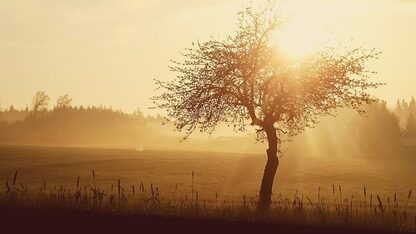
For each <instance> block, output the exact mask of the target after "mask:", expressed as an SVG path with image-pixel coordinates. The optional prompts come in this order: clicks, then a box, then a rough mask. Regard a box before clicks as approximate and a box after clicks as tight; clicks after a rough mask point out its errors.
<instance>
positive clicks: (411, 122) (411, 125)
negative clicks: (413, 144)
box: [406, 112, 416, 138]
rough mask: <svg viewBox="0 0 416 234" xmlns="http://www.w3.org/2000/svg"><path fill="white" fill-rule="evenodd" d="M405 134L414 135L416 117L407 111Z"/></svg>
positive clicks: (415, 133)
mask: <svg viewBox="0 0 416 234" xmlns="http://www.w3.org/2000/svg"><path fill="white" fill-rule="evenodd" d="M406 136H407V137H410V138H413V137H416V118H415V115H414V114H413V113H412V112H409V114H408V115H407V119H406Z"/></svg>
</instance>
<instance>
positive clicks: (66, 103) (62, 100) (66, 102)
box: [56, 94, 72, 109]
mask: <svg viewBox="0 0 416 234" xmlns="http://www.w3.org/2000/svg"><path fill="white" fill-rule="evenodd" d="M71 104H72V98H71V97H70V96H69V95H68V94H65V95H63V96H60V97H59V98H58V100H56V109H66V108H70V107H71Z"/></svg>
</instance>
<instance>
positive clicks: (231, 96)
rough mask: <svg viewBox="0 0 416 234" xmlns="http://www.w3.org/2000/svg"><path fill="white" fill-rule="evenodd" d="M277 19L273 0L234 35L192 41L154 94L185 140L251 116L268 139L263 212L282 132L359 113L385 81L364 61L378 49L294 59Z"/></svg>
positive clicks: (243, 19)
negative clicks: (337, 114) (343, 112)
mask: <svg viewBox="0 0 416 234" xmlns="http://www.w3.org/2000/svg"><path fill="white" fill-rule="evenodd" d="M280 25H281V20H280V18H279V17H278V16H276V15H274V14H273V8H272V7H267V8H265V9H263V10H260V11H256V10H253V9H252V8H247V9H245V10H244V11H242V12H240V13H239V20H238V23H237V29H236V32H235V34H234V35H230V36H229V37H228V38H227V39H224V40H216V39H210V40H208V41H206V42H198V43H194V44H193V46H192V47H191V48H189V49H187V50H186V52H185V53H183V56H184V60H183V61H173V65H172V66H171V67H170V68H171V71H172V72H175V73H176V74H177V76H176V78H175V79H174V80H172V81H168V82H163V81H156V85H157V86H158V87H159V89H161V90H162V92H161V94H160V95H158V96H155V97H153V98H152V99H153V101H154V104H155V107H156V108H160V109H163V110H165V111H166V115H167V116H166V118H167V119H168V120H170V121H173V122H174V125H175V127H176V128H177V129H178V130H179V131H181V130H185V132H186V133H185V136H184V139H187V138H188V137H189V135H190V134H191V133H192V132H194V131H195V130H196V129H199V130H200V131H206V132H208V133H211V132H212V131H213V130H214V129H215V127H216V126H217V125H218V124H220V123H226V124H229V125H232V126H234V130H236V131H244V130H246V127H247V123H251V125H252V126H254V127H255V128H256V130H257V133H258V136H259V138H258V139H260V140H263V139H264V140H266V139H267V142H268V149H267V151H266V152H267V163H266V166H265V169H264V174H263V178H262V181H261V187H260V193H259V201H258V204H257V209H258V211H259V212H260V213H263V214H264V213H266V212H267V211H268V210H269V208H270V203H271V195H272V187H273V181H274V178H275V174H276V171H277V168H278V165H279V159H278V157H277V155H278V152H279V147H280V143H281V139H282V137H283V136H289V137H290V136H294V135H296V134H298V133H301V132H302V131H303V130H304V129H305V128H308V127H312V126H314V124H316V123H317V121H318V117H319V116H325V115H329V114H333V113H334V111H335V109H336V108H342V107H350V108H353V109H354V110H357V111H358V112H360V113H362V112H363V109H362V108H361V107H362V105H364V104H366V103H372V102H375V101H376V99H375V98H373V97H371V96H370V95H369V94H368V93H367V92H366V91H367V90H368V89H370V88H376V87H378V86H379V85H381V84H380V83H373V82H370V81H369V80H368V79H369V78H370V75H371V74H372V72H370V71H368V70H367V68H366V62H367V61H368V60H370V59H373V58H377V55H378V53H377V52H375V51H374V50H365V49H363V48H359V49H349V50H347V51H345V52H343V53H339V52H336V50H335V49H331V48H326V49H323V50H322V51H320V52H319V53H316V54H314V55H311V56H308V57H307V58H305V59H302V60H301V61H292V60H289V59H286V58H285V57H284V56H283V55H282V54H280V53H279V50H278V49H277V48H276V47H275V46H273V44H274V42H275V40H274V38H273V36H274V35H275V32H276V30H278V29H279V26H280Z"/></svg>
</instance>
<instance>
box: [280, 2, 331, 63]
mask: <svg viewBox="0 0 416 234" xmlns="http://www.w3.org/2000/svg"><path fill="white" fill-rule="evenodd" d="M305 5H306V6H305ZM309 5H310V4H308V3H302V4H299V3H292V4H291V5H289V6H288V7H287V8H288V10H286V11H289V15H288V19H287V20H286V21H285V22H284V23H283V25H282V28H281V30H279V31H278V32H277V34H276V40H277V46H278V47H279V49H281V50H282V51H283V52H284V53H285V54H287V55H288V56H290V57H292V58H295V59H298V58H301V57H304V56H306V55H308V54H310V53H313V52H314V51H316V50H318V49H319V48H320V47H322V46H324V45H325V44H326V43H327V42H328V41H329V38H330V36H331V35H330V34H331V33H330V30H329V28H328V27H327V25H326V23H325V18H324V17H323V16H320V14H318V13H317V12H318V11H315V10H314V8H316V6H315V5H313V4H311V5H310V6H309Z"/></svg>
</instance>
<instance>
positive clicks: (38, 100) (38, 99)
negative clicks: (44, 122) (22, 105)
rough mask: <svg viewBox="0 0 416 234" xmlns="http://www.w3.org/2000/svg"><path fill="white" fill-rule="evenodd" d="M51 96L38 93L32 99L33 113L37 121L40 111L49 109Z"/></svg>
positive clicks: (42, 92) (41, 92)
mask: <svg viewBox="0 0 416 234" xmlns="http://www.w3.org/2000/svg"><path fill="white" fill-rule="evenodd" d="M49 100H50V98H49V96H48V95H46V93H45V92H44V91H38V92H37V93H36V94H35V96H34V97H33V99H32V106H33V113H34V114H35V120H36V119H37V114H38V112H39V111H44V110H46V109H47V107H48V104H49Z"/></svg>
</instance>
